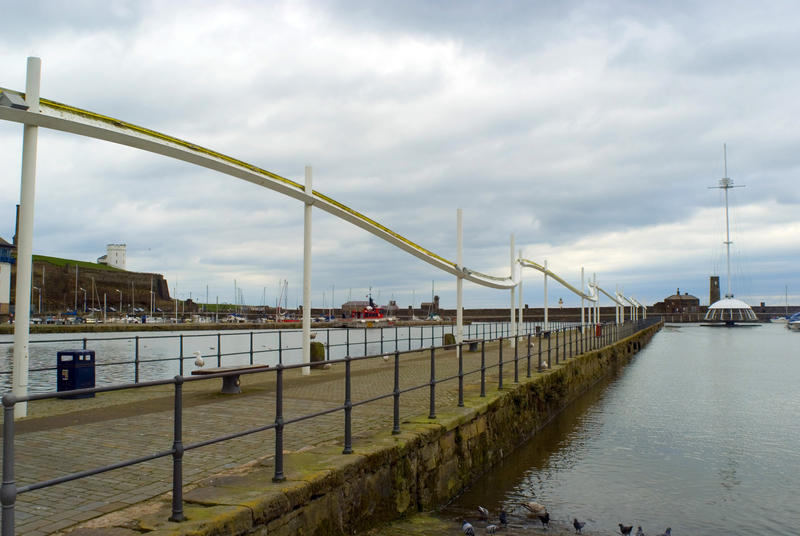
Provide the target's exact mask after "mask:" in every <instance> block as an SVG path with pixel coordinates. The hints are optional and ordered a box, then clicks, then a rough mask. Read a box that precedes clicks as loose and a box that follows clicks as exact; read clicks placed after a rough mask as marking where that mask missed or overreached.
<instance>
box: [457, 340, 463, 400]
mask: <svg viewBox="0 0 800 536" xmlns="http://www.w3.org/2000/svg"><path fill="white" fill-rule="evenodd" d="M463 352H464V343H463V342H460V343H458V407H459V408H463V407H464V354H463Z"/></svg>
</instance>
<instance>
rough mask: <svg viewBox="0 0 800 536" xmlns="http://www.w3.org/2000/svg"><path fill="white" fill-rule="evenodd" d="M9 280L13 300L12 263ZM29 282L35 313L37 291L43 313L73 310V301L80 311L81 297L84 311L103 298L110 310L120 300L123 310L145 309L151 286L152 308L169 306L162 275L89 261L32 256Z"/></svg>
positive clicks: (168, 297) (13, 299)
mask: <svg viewBox="0 0 800 536" xmlns="http://www.w3.org/2000/svg"><path fill="white" fill-rule="evenodd" d="M76 271H77V285H76ZM11 279H12V282H11V301H12V303H14V302H15V297H14V292H15V287H16V266H13V267H12V270H11ZM32 285H33V286H34V287H36V288H34V289H33V292H32V294H31V305H32V307H33V310H34V311H35V312H36V313H38V312H39V292H40V291H41V300H42V311H43V313H47V312H52V313H55V312H63V311H66V310H69V309H73V308H74V307H75V302H76V301H77V304H78V310H79V311H83V307H84V297H85V300H86V308H87V310H88V309H89V308H91V307H92V304H93V303H94V307H95V308H101V307H102V305H103V299H104V297H105V300H106V303H107V305H108V306H109V307H113V308H114V309H119V307H120V300H121V301H122V308H123V310H126V311H128V310H130V308H131V304H133V307H140V308H142V309H145V310H147V311H149V310H150V289H151V288H152V290H153V297H154V299H155V307H161V308H162V309H168V308H170V307H171V302H170V300H171V298H170V295H169V287H168V285H167V281H166V280H165V279H164V276H163V275H161V274H152V273H143V272H129V271H127V270H121V269H119V268H113V267H111V266H106V265H104V264H97V263H93V262H86V261H78V260H73V259H62V258H58V257H48V256H45V255H34V256H33V281H32ZM76 286H77V289H78V290H77V292H76ZM37 288H38V289H40V290H37ZM81 289H85V290H86V292H85V293H84V291H83V290H81ZM76 295H77V300H76Z"/></svg>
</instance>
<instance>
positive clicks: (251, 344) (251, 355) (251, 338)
mask: <svg viewBox="0 0 800 536" xmlns="http://www.w3.org/2000/svg"><path fill="white" fill-rule="evenodd" d="M250 364H251V365H252V364H253V332H252V331H251V332H250Z"/></svg>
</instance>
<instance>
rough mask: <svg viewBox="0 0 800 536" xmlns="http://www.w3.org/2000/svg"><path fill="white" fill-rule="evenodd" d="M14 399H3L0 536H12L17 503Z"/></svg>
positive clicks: (9, 396)
mask: <svg viewBox="0 0 800 536" xmlns="http://www.w3.org/2000/svg"><path fill="white" fill-rule="evenodd" d="M14 404H15V402H14V398H13V396H11V395H5V396H4V397H3V485H2V487H0V502H2V504H3V521H2V536H14V503H16V502H17V483H16V481H15V480H14Z"/></svg>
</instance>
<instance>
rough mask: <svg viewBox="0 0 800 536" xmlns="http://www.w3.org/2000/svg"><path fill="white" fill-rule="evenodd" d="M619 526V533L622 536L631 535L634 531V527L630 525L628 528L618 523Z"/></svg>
mask: <svg viewBox="0 0 800 536" xmlns="http://www.w3.org/2000/svg"><path fill="white" fill-rule="evenodd" d="M618 525H619V531H620V532H621V533H622V534H624V535H625V536H627V535H628V534H630V533H631V532H632V531H633V525H629V526H627V527H626V526H625V525H623V524H622V523H618Z"/></svg>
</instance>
